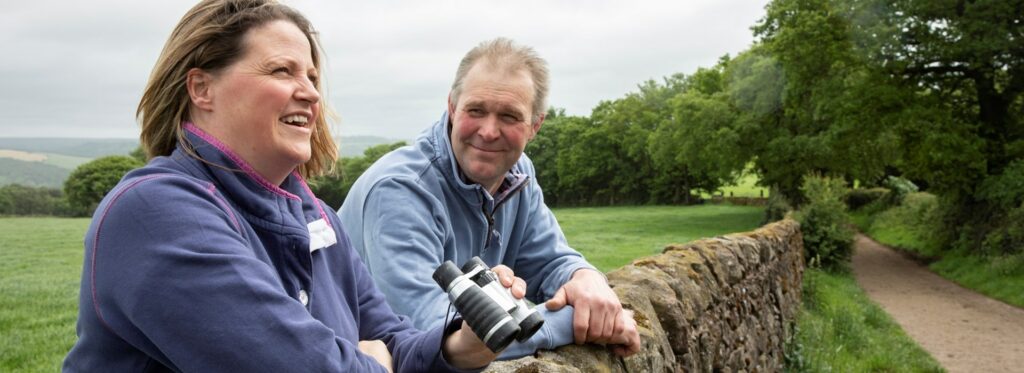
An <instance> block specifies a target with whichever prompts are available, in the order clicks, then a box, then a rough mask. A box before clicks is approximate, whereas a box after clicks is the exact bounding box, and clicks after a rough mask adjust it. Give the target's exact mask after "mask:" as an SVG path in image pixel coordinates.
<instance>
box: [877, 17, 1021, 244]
mask: <svg viewBox="0 0 1024 373" xmlns="http://www.w3.org/2000/svg"><path fill="white" fill-rule="evenodd" d="M858 4H859V5H860V6H862V7H864V8H870V9H874V10H875V14H878V16H877V17H874V18H871V19H872V20H873V22H870V23H869V24H868V26H869V27H871V29H872V30H873V31H874V34H876V35H878V37H877V38H876V40H877V44H878V46H877V48H875V49H874V50H875V53H874V54H872V58H873V59H874V63H875V64H877V65H878V66H881V67H882V68H883V69H884V71H885V72H887V73H888V74H889V78H890V79H891V81H892V82H894V83H895V84H898V85H899V86H900V87H902V88H903V89H904V90H906V91H908V92H912V93H914V94H915V98H916V99H915V101H914V107H913V108H912V109H911V110H908V115H907V117H908V118H910V120H907V121H906V122H905V125H904V126H902V127H901V131H902V136H901V140H902V148H903V149H904V155H903V162H902V164H901V169H902V170H904V171H905V172H906V173H907V174H908V176H910V177H911V178H914V179H917V180H923V181H925V183H926V184H927V185H928V186H929V188H930V190H931V191H932V192H934V193H937V194H939V195H940V197H942V198H941V199H940V201H942V204H943V206H944V208H943V210H944V211H945V212H946V217H945V221H946V228H947V229H945V231H946V232H948V233H949V234H948V237H946V240H947V242H948V241H953V240H959V242H960V243H961V244H962V245H963V246H968V247H971V248H975V247H977V246H978V245H977V244H976V243H977V242H986V243H991V242H997V241H1000V240H999V239H997V238H994V236H991V235H993V234H995V235H998V234H999V233H998V232H1000V231H1004V230H1005V228H1006V227H1007V226H1008V225H1013V224H1015V223H1014V222H1012V221H1010V216H1011V215H1013V214H1014V212H1013V211H1014V210H1015V209H1019V208H1020V201H1021V200H1024V189H1022V188H1020V186H1019V185H1017V186H1009V185H1011V184H1013V183H1012V182H1008V181H1009V180H1015V179H1016V178H1017V177H1018V176H1017V174H1018V173H1019V172H1020V171H1019V170H1020V169H1019V168H1017V167H1014V166H1013V165H1014V164H1015V162H1018V160H1020V159H1024V119H1022V115H1021V114H1022V113H1024V94H1022V93H1024V0H973V1H967V0H941V1H924V0H902V1H895V2H885V1H880V0H874V1H866V0H865V1H862V2H861V3H858ZM997 186H1003V187H997ZM1016 224H1019V223H1016ZM986 246H993V247H990V248H989V249H987V250H988V251H995V252H1007V251H1020V250H1021V248H1020V247H1015V248H1014V247H1009V246H1007V245H1005V244H992V245H986ZM995 246H1001V247H995Z"/></svg>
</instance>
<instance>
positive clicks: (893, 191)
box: [882, 175, 919, 206]
mask: <svg viewBox="0 0 1024 373" xmlns="http://www.w3.org/2000/svg"><path fill="white" fill-rule="evenodd" d="M882 184H883V185H885V187H886V188H889V194H887V195H886V202H887V203H888V204H889V206H897V205H899V204H900V203H903V198H904V197H906V196H907V195H908V194H910V193H915V192H917V191H918V190H919V189H918V188H917V185H916V184H914V182H913V181H910V180H907V179H904V178H902V177H899V176H892V175H889V176H888V177H886V178H885V181H883V182H882Z"/></svg>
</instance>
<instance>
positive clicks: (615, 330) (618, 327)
mask: <svg viewBox="0 0 1024 373" xmlns="http://www.w3.org/2000/svg"><path fill="white" fill-rule="evenodd" d="M627 317H629V318H633V313H632V312H630V311H629V310H627V309H623V310H622V313H620V314H619V316H618V317H616V318H615V325H613V326H612V335H613V336H618V335H622V332H623V331H625V330H626V320H625V318H627Z"/></svg>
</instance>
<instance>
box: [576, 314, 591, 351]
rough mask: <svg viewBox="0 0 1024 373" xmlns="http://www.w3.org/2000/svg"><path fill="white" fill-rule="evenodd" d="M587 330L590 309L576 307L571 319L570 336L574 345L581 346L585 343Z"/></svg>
mask: <svg viewBox="0 0 1024 373" xmlns="http://www.w3.org/2000/svg"><path fill="white" fill-rule="evenodd" d="M588 328H590V307H585V306H584V307H579V306H576V311H575V313H574V314H573V317H572V334H573V338H574V339H575V340H576V344H578V345H581V344H583V343H585V342H586V341H587V329H588Z"/></svg>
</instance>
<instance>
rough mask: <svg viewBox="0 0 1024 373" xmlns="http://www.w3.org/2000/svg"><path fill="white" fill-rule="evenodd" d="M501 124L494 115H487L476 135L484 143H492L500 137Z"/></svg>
mask: <svg viewBox="0 0 1024 373" xmlns="http://www.w3.org/2000/svg"><path fill="white" fill-rule="evenodd" d="M500 126H501V123H499V121H498V117H497V116H495V115H488V116H487V118H485V119H484V121H483V123H481V124H480V129H478V130H477V134H478V135H480V138H482V139H483V140H484V141H494V140H497V139H498V138H499V137H501V127H500Z"/></svg>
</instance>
